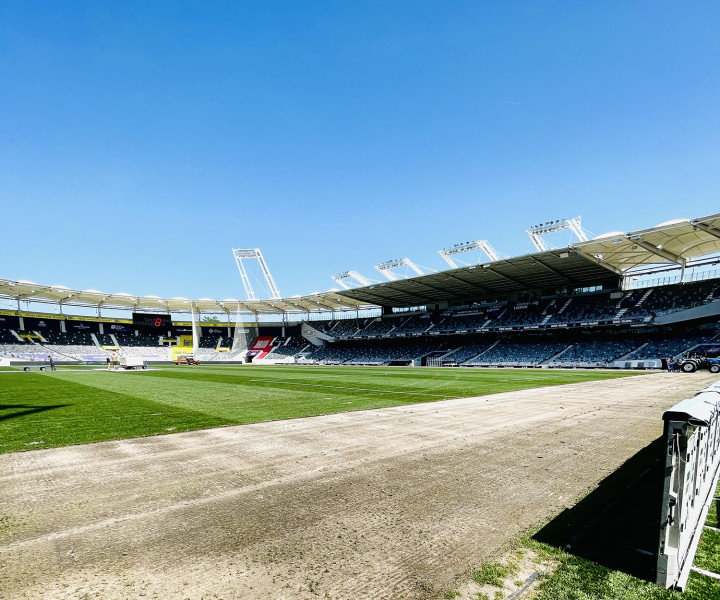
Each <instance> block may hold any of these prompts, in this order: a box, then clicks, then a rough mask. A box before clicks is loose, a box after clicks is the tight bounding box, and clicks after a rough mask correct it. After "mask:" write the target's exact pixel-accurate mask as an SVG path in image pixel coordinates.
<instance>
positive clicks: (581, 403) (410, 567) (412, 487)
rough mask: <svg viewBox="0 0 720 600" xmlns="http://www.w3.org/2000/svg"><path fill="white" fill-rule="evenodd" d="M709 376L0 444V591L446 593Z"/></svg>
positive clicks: (567, 501)
mask: <svg viewBox="0 0 720 600" xmlns="http://www.w3.org/2000/svg"><path fill="white" fill-rule="evenodd" d="M715 380H717V376H715V375H709V374H707V373H696V374H694V375H684V374H667V373H662V374H656V375H647V376H642V377H632V378H626V379H617V380H612V381H606V382H594V383H580V384H573V385H566V386H561V387H556V388H545V389H539V390H527V391H521V392H512V393H503V394H496V395H493V396H485V397H481V398H469V399H461V400H449V401H442V402H436V403H430V404H423V405H413V406H406V407H401V408H392V409H383V410H373V411H365V412H355V413H345V414H341V415H332V416H327V417H315V418H309V419H298V420H293V421H283V422H275V423H263V424H257V425H247V426H240V427H228V428H222V429H214V430H206V431H198V432H192V433H184V434H176V435H168V436H161V437H153V438H141V439H134V440H126V441H120V442H109V443H100V444H90V445H86V446H73V447H70V448H63V449H58V450H42V451H34V452H24V453H17V454H9V455H3V456H0V518H2V519H4V522H0V524H2V525H3V527H0V536H2V537H0V598H3V599H13V600H14V599H15V598H32V599H47V600H50V599H52V600H61V599H71V598H72V599H86V598H103V599H121V598H122V599H125V598H128V599H129V598H133V599H137V598H140V597H143V598H145V597H146V598H160V599H163V600H165V599H184V598H190V599H193V600H195V599H200V598H204V599H211V598H213V599H214V598H221V599H224V600H230V599H238V598H242V599H245V598H248V599H251V598H252V599H254V598H268V599H273V600H279V599H298V598H309V599H315V598H335V599H347V600H351V599H352V600H358V599H362V598H367V599H373V600H379V599H390V598H392V599H403V600H404V599H420V598H436V597H441V596H442V593H443V592H444V591H445V590H446V589H447V588H448V586H450V585H451V582H452V579H453V576H454V575H456V574H458V573H460V572H463V571H465V570H466V569H468V568H471V567H472V566H473V565H476V564H477V563H478V562H479V561H482V560H485V559H488V558H490V557H493V556H494V555H496V554H497V553H498V552H499V551H501V550H502V549H503V547H505V546H506V545H507V544H508V543H509V542H510V541H511V540H513V539H515V538H517V537H518V536H519V535H521V534H522V533H524V532H526V531H527V530H528V529H529V528H531V527H532V526H534V525H537V524H539V523H541V522H543V521H545V520H547V519H549V518H550V517H552V516H553V515H554V514H555V513H557V512H558V511H560V510H561V509H562V508H563V507H565V506H569V505H571V504H572V503H573V502H574V500H575V499H576V498H577V497H578V496H580V495H581V494H583V493H584V492H585V491H587V490H588V489H589V488H591V487H593V486H594V485H596V484H597V483H598V482H599V481H600V480H602V479H603V478H604V477H605V476H606V475H607V474H608V473H609V472H611V471H613V470H614V469H615V468H617V467H618V466H619V465H620V464H622V463H623V462H624V461H625V460H626V459H627V458H629V457H630V456H632V455H633V454H634V453H635V452H636V451H638V450H639V449H640V448H642V447H644V446H645V445H647V444H648V443H649V442H651V441H652V440H653V439H655V438H656V437H657V436H658V435H659V434H660V433H661V432H662V421H661V416H662V413H663V411H664V410H665V409H666V408H667V407H669V406H670V405H672V404H673V403H675V402H676V401H678V400H680V399H682V398H685V397H688V396H691V395H693V394H694V393H695V392H696V391H698V390H700V389H702V388H703V387H705V386H706V385H708V384H709V383H711V382H713V381H715Z"/></svg>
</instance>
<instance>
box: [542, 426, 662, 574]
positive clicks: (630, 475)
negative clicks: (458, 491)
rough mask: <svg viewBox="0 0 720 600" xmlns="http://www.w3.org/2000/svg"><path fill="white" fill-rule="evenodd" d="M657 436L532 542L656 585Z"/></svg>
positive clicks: (659, 476)
mask: <svg viewBox="0 0 720 600" xmlns="http://www.w3.org/2000/svg"><path fill="white" fill-rule="evenodd" d="M664 450H665V449H664V441H663V438H662V437H660V438H658V439H656V440H655V441H654V442H652V443H651V444H649V445H648V446H646V447H645V448H643V449H642V450H640V452H638V453H637V454H635V455H634V456H633V457H632V458H630V459H629V460H628V461H627V462H626V463H625V464H623V465H622V466H621V467H620V468H619V469H618V470H616V471H615V472H614V473H612V475H610V476H609V477H607V478H605V479H604V480H603V481H602V482H601V483H600V484H599V485H598V487H597V488H596V489H595V490H593V492H591V493H590V494H589V495H588V496H586V497H585V498H584V499H583V500H581V501H580V502H579V503H578V504H576V505H575V506H574V507H573V508H570V509H567V510H564V511H563V512H562V513H560V514H559V515H558V516H557V517H556V518H555V519H553V520H552V521H551V522H550V523H548V524H547V525H546V526H545V527H543V528H542V529H541V530H540V531H538V532H537V533H536V534H535V535H534V536H533V539H535V540H537V541H538V542H542V543H545V544H550V545H552V546H556V547H559V548H562V549H564V550H565V551H566V552H568V553H570V554H574V555H575V556H579V557H580V558H584V559H587V560H591V561H593V562H595V563H598V564H600V565H602V566H604V567H608V568H610V569H614V570H617V571H623V572H625V573H628V574H629V575H633V576H634V577H638V578H640V579H645V580H648V581H654V580H655V567H656V562H657V545H658V539H659V535H660V509H661V503H662V486H663V470H664V459H665V452H664Z"/></svg>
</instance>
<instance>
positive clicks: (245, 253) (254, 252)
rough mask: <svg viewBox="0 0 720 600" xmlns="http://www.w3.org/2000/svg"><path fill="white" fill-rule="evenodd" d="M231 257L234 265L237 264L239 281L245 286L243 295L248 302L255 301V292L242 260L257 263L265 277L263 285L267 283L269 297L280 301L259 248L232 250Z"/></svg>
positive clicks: (278, 293)
mask: <svg viewBox="0 0 720 600" xmlns="http://www.w3.org/2000/svg"><path fill="white" fill-rule="evenodd" d="M233 256H234V257H235V263H236V264H237V267H238V271H240V279H242V282H243V285H244V286H245V293H246V294H247V297H248V300H257V297H256V296H255V290H254V289H253V286H252V283H251V282H250V278H249V277H248V275H247V271H246V270H245V265H244V264H243V260H247V259H250V260H253V259H255V260H257V261H258V263H259V265H260V269H261V270H262V273H263V277H265V283H267V286H268V289H269V290H270V297H271V298H272V299H273V300H280V299H281V296H280V290H278V288H277V286H276V285H275V280H274V279H273V276H272V275H271V274H270V269H268V266H267V263H266V262H265V259H264V258H263V255H262V252H260V248H245V249H239V248H233Z"/></svg>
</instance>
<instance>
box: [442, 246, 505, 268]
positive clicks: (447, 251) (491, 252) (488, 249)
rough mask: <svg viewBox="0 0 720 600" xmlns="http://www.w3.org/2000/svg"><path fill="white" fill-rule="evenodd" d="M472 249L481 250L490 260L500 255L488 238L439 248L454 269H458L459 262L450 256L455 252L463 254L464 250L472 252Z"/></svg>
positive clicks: (492, 260)
mask: <svg viewBox="0 0 720 600" xmlns="http://www.w3.org/2000/svg"><path fill="white" fill-rule="evenodd" d="M471 250H480V251H481V252H484V253H485V255H486V256H487V257H488V258H489V259H490V262H494V261H496V260H499V259H500V257H499V256H498V253H497V252H495V249H494V248H493V247H492V246H491V245H490V244H489V243H488V241H487V240H476V241H473V242H461V243H459V244H455V245H453V246H450V247H448V248H443V249H442V250H438V254H439V255H440V256H442V257H443V260H444V261H445V262H446V263H447V264H449V265H450V266H451V267H452V268H453V269H457V266H458V265H457V264H456V263H455V261H454V260H453V259H452V258H450V257H451V256H453V255H455V254H461V253H463V252H470V251H471Z"/></svg>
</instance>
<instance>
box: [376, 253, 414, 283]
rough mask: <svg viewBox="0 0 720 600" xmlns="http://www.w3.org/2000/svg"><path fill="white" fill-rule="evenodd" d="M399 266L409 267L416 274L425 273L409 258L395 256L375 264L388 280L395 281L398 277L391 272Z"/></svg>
mask: <svg viewBox="0 0 720 600" xmlns="http://www.w3.org/2000/svg"><path fill="white" fill-rule="evenodd" d="M400 267H410V268H411V269H412V270H413V271H415V272H416V273H417V274H418V275H425V273H423V272H422V270H421V269H420V267H418V266H417V265H416V264H415V263H414V262H412V261H411V260H410V259H409V258H396V259H394V260H388V261H385V262H384V263H382V264H379V265H375V268H376V269H377V270H378V271H379V272H380V273H382V274H383V275H384V276H385V277H386V278H387V279H389V280H390V281H396V280H398V279H400V278H399V277H398V276H397V275H395V273H393V272H392V270H393V269H399V268H400Z"/></svg>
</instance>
